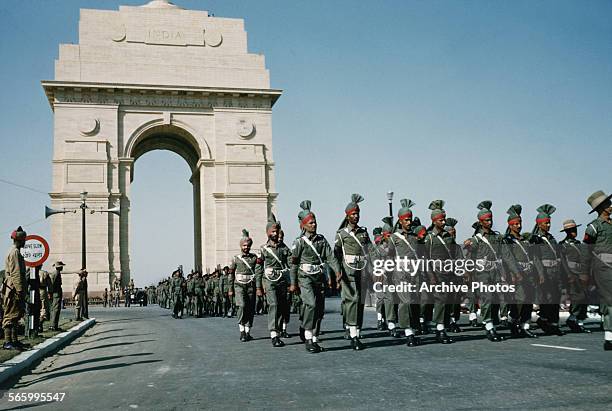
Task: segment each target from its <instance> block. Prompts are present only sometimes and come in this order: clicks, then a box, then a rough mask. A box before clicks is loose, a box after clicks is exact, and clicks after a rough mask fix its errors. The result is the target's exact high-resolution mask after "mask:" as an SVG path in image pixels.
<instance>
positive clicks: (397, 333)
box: [389, 328, 402, 338]
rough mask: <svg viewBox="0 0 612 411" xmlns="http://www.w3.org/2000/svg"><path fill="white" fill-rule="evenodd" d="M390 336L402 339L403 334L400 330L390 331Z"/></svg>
mask: <svg viewBox="0 0 612 411" xmlns="http://www.w3.org/2000/svg"><path fill="white" fill-rule="evenodd" d="M389 336H390V337H393V338H402V332H401V331H400V330H399V329H398V328H394V329H392V330H389Z"/></svg>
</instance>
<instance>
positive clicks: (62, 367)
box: [42, 352, 153, 374]
mask: <svg viewBox="0 0 612 411" xmlns="http://www.w3.org/2000/svg"><path fill="white" fill-rule="evenodd" d="M145 355H153V353H152V352H140V353H136V354H126V355H108V356H106V357H98V358H90V359H87V360H83V361H77V362H73V363H70V364H66V365H63V366H61V367H57V368H53V372H56V371H59V370H64V369H66V368H70V367H76V366H77V365H82V364H90V363H94V362H102V361H109V360H116V359H117V358H124V357H142V356H145ZM42 374H46V372H43V373H42Z"/></svg>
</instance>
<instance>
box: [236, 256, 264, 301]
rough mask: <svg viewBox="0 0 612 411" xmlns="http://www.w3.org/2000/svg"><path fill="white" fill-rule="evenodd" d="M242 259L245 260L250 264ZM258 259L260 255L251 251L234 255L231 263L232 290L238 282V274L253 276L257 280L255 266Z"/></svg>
mask: <svg viewBox="0 0 612 411" xmlns="http://www.w3.org/2000/svg"><path fill="white" fill-rule="evenodd" d="M239 257H240V258H239ZM242 260H244V261H245V262H246V263H247V264H248V265H247V264H245V263H244V262H243V261H242ZM257 260H258V257H257V256H256V255H255V254H253V253H249V254H247V255H244V254H239V255H235V256H234V258H233V259H232V263H231V264H230V291H232V292H234V285H235V283H236V282H237V281H236V275H247V276H252V279H253V281H255V266H256V265H257ZM249 284H251V283H249Z"/></svg>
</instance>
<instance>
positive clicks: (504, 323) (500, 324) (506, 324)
mask: <svg viewBox="0 0 612 411" xmlns="http://www.w3.org/2000/svg"><path fill="white" fill-rule="evenodd" d="M499 326H500V327H502V328H508V320H501V322H500V323H499Z"/></svg>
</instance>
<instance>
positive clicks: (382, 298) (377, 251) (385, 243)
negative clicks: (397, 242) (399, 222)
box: [370, 217, 397, 331]
mask: <svg viewBox="0 0 612 411" xmlns="http://www.w3.org/2000/svg"><path fill="white" fill-rule="evenodd" d="M385 218H386V219H388V220H387V221H389V220H391V217H385ZM388 234H389V233H387V235H386V237H385V235H383V230H382V227H375V228H374V229H373V230H372V235H373V236H374V244H373V245H372V247H371V248H370V253H371V256H370V259H371V261H372V262H374V261H377V260H380V261H383V260H385V259H386V258H387V256H388V255H389V235H388ZM372 275H373V276H374V277H375V278H372V282H376V281H378V282H381V283H384V282H386V280H387V277H388V276H389V273H386V274H383V275H381V276H375V275H374V274H372ZM389 297H390V295H389V293H385V292H382V291H377V292H376V293H375V299H376V329H377V330H379V331H383V330H386V329H387V327H388V326H389V325H388V323H387V316H386V315H385V314H386V313H385V306H386V305H388V304H391V305H393V303H392V302H389V301H387V298H389ZM388 321H389V322H391V323H392V324H393V328H395V322H396V321H397V319H395V318H393V317H391V318H389V320H388Z"/></svg>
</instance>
